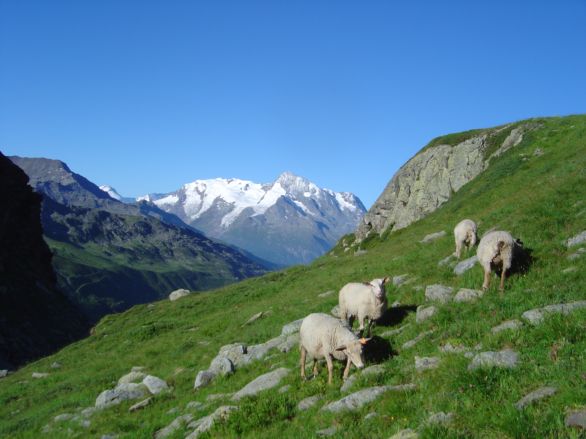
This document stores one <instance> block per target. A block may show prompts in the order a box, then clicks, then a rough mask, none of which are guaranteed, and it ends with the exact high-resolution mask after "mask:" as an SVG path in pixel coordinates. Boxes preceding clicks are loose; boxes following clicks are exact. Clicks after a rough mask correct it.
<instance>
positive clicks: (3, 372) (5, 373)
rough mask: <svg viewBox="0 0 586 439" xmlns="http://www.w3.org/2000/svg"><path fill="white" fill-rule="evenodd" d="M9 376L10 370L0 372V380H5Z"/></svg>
mask: <svg viewBox="0 0 586 439" xmlns="http://www.w3.org/2000/svg"><path fill="white" fill-rule="evenodd" d="M7 375H8V369H2V370H0V378H4V377H5V376H7Z"/></svg>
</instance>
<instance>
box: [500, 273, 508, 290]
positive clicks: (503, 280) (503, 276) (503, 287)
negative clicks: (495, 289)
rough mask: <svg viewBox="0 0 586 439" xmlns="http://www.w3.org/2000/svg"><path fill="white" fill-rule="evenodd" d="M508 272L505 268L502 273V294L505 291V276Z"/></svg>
mask: <svg viewBox="0 0 586 439" xmlns="http://www.w3.org/2000/svg"><path fill="white" fill-rule="evenodd" d="M506 272H507V270H505V269H504V268H503V271H502V272H501V284H500V286H499V289H500V290H501V292H503V291H504V289H505V274H506Z"/></svg>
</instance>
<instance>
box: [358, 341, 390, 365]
mask: <svg viewBox="0 0 586 439" xmlns="http://www.w3.org/2000/svg"><path fill="white" fill-rule="evenodd" d="M395 355H398V352H397V351H395V350H393V347H392V346H391V343H390V342H389V341H388V340H385V339H384V338H382V337H379V336H377V335H375V336H373V337H372V338H371V339H370V340H369V341H368V343H366V345H365V346H364V359H365V360H366V363H368V364H378V363H382V362H383V361H387V360H388V359H389V358H391V357H393V356H395Z"/></svg>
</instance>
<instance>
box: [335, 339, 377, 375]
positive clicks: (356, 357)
mask: <svg viewBox="0 0 586 439" xmlns="http://www.w3.org/2000/svg"><path fill="white" fill-rule="evenodd" d="M368 340H370V338H361V339H359V340H353V341H351V342H348V343H346V344H345V345H342V346H339V347H337V348H336V350H337V351H342V352H344V354H346V356H347V357H348V358H350V361H351V362H352V364H354V366H356V367H357V368H358V369H362V368H363V367H364V345H366V343H368Z"/></svg>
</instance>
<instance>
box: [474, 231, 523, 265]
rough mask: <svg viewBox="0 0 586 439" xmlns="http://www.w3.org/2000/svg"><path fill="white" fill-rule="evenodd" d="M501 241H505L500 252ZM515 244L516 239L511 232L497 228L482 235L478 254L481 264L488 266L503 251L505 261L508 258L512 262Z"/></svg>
mask: <svg viewBox="0 0 586 439" xmlns="http://www.w3.org/2000/svg"><path fill="white" fill-rule="evenodd" d="M499 242H503V243H504V245H503V247H502V249H501V250H500V252H499V247H498V244H499ZM514 244H515V240H514V239H513V237H512V236H511V234H510V233H509V232H505V231H502V230H495V231H493V232H489V233H487V234H486V235H484V236H483V237H482V239H481V240H480V243H479V244H478V250H477V251H476V256H477V257H478V260H479V261H480V264H481V265H483V266H488V265H489V264H490V263H491V261H492V260H493V259H494V258H495V257H496V256H497V255H499V253H501V256H502V257H503V262H505V261H507V260H508V262H509V263H510V259H511V258H512V250H513V245H514Z"/></svg>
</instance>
